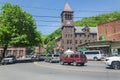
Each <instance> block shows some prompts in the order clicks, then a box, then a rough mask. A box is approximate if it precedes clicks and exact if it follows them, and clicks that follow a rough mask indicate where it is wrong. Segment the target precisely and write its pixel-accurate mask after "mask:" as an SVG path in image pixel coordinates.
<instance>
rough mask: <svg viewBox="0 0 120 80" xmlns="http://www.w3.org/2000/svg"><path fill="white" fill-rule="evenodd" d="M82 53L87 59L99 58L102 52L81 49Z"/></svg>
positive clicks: (101, 56) (101, 57) (96, 59)
mask: <svg viewBox="0 0 120 80" xmlns="http://www.w3.org/2000/svg"><path fill="white" fill-rule="evenodd" d="M83 54H85V55H86V57H87V59H88V60H95V61H98V60H101V59H103V54H102V53H101V51H100V50H87V51H83Z"/></svg>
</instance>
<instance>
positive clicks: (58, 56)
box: [45, 54, 60, 63]
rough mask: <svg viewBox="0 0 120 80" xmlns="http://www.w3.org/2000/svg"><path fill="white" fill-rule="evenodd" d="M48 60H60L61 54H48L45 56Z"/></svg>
mask: <svg viewBox="0 0 120 80" xmlns="http://www.w3.org/2000/svg"><path fill="white" fill-rule="evenodd" d="M45 61H46V62H50V63H52V62H59V61H60V55H59V54H48V55H47V56H46V58H45Z"/></svg>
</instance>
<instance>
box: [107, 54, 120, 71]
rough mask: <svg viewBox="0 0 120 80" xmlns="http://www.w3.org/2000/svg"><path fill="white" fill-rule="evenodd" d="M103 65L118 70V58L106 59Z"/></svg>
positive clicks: (119, 58) (119, 64) (119, 66)
mask: <svg viewBox="0 0 120 80" xmlns="http://www.w3.org/2000/svg"><path fill="white" fill-rule="evenodd" d="M105 63H106V65H107V66H110V67H111V68H113V69H120V56H113V57H107V58H106V59H105Z"/></svg>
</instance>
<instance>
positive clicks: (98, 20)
mask: <svg viewBox="0 0 120 80" xmlns="http://www.w3.org/2000/svg"><path fill="white" fill-rule="evenodd" d="M118 19H120V12H113V13H109V14H101V15H98V16H92V17H88V18H83V19H82V20H80V21H76V22H75V23H74V25H75V26H93V27H96V26H97V25H98V24H102V23H106V22H110V21H114V20H118Z"/></svg>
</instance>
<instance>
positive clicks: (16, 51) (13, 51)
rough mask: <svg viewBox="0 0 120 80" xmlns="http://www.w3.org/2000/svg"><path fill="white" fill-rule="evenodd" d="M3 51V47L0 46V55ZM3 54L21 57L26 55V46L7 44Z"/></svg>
mask: <svg viewBox="0 0 120 80" xmlns="http://www.w3.org/2000/svg"><path fill="white" fill-rule="evenodd" d="M2 53H3V47H1V46H0V56H1V55H2ZM5 55H6V56H7V55H14V56H16V57H17V58H23V57H25V56H26V48H24V47H17V48H15V47H12V46H9V47H8V48H7V51H6V53H5Z"/></svg>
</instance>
